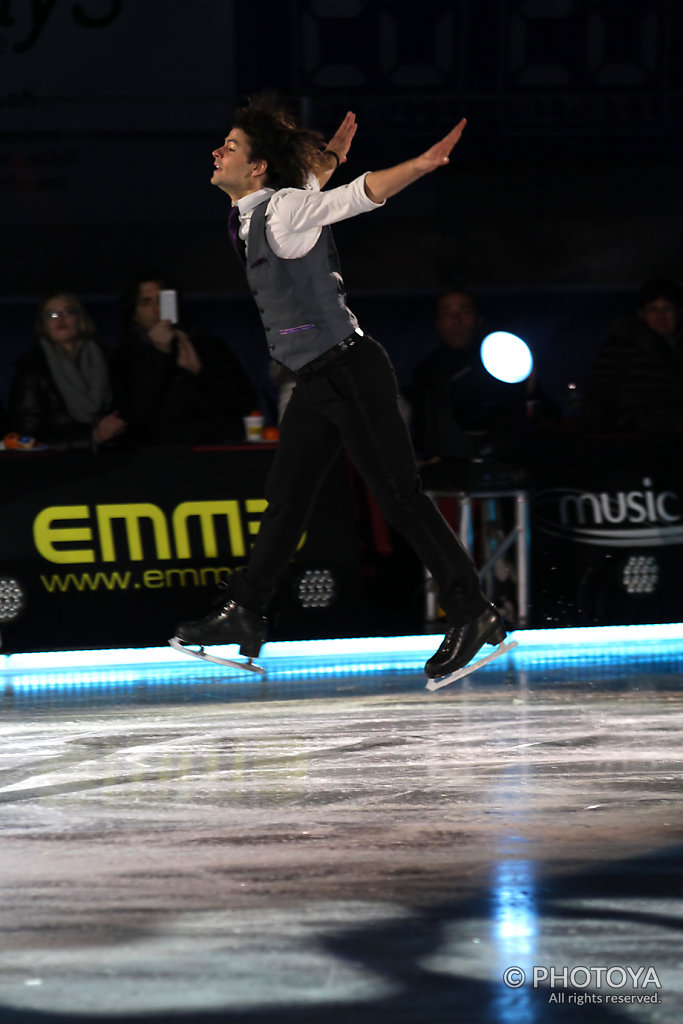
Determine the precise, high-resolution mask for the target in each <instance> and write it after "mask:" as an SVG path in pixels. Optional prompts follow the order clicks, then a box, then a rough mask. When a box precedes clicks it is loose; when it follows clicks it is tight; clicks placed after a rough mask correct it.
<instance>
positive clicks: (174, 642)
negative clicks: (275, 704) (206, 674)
mask: <svg viewBox="0 0 683 1024" xmlns="http://www.w3.org/2000/svg"><path fill="white" fill-rule="evenodd" d="M168 642H169V644H170V645H171V647H172V648H173V650H174V651H182V653H183V654H191V655H192V657H193V658H200V659H201V661H212V662H213V663H214V665H227V667H228V668H238V669H239V670H240V671H241V672H258V674H259V675H261V676H264V675H265V674H266V670H265V669H264V668H262V667H261V666H260V665H255V664H254V662H253V661H252V660H251V658H248V659H247V660H246V661H231V660H230V658H219V657H218V655H217V654H208V653H207V652H206V650H205V649H204V648H203V647H200V648H199V650H198V651H196V650H194V648H193V647H190V646H189V644H185V643H183V641H182V640H179V639H178V637H177V636H173V637H171V639H170V640H169V641H168Z"/></svg>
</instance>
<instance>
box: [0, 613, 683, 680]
mask: <svg viewBox="0 0 683 1024" xmlns="http://www.w3.org/2000/svg"><path fill="white" fill-rule="evenodd" d="M442 638H443V634H439V633H428V634H420V635H417V636H399V637H356V638H351V639H340V640H296V641H282V642H274V643H267V644H265V646H264V647H263V650H262V652H261V657H260V658H259V662H261V663H262V664H264V665H266V666H267V667H268V668H270V669H272V671H273V672H279V671H281V670H285V669H287V670H290V671H291V670H294V669H295V666H296V664H298V665H299V666H300V667H301V668H302V669H305V670H307V671H308V672H311V671H313V672H315V671H325V672H327V671H331V670H343V671H347V672H348V671H387V670H389V669H392V668H396V669H398V668H401V669H408V668H411V667H417V666H420V665H421V664H422V662H423V661H424V659H425V658H428V657H430V656H431V654H433V653H434V651H435V650H436V648H437V647H438V645H439V643H440V642H441V640H442ZM510 639H514V640H517V642H518V643H519V647H518V648H517V649H516V650H515V651H513V652H511V653H510V654H509V655H506V657H507V658H512V659H514V664H516V665H517V664H521V663H524V662H526V661H527V660H530V661H536V660H537V658H538V657H543V658H546V659H550V660H554V659H558V660H565V659H567V660H573V659H574V658H577V657H578V658H582V657H584V658H588V659H590V658H591V657H598V656H604V655H606V654H610V653H612V654H614V655H620V656H621V655H623V653H624V652H623V647H624V645H625V644H628V645H629V646H630V645H647V646H648V647H651V646H652V645H662V649H666V650H667V651H669V652H670V653H675V652H676V651H678V650H680V651H681V653H683V623H669V624H660V625H636V626H587V627H579V628H571V629H570V628H567V629H525V630H517V631H515V632H513V633H511V634H510ZM215 650H216V652H217V653H223V654H224V655H227V656H230V655H232V656H233V657H234V651H235V648H234V647H217V648H215ZM189 661H190V659H185V658H184V657H183V655H179V654H178V653H177V652H175V651H173V650H172V649H171V648H170V647H143V648H118V649H114V650H95V651H47V652H36V653H18V654H3V655H0V676H2V675H5V676H8V675H11V676H16V675H17V674H18V673H21V674H22V675H26V674H27V673H59V672H73V671H74V670H83V669H102V670H107V669H110V670H113V669H117V668H142V667H143V666H144V667H149V668H155V669H175V668H187V667H188V665H187V662H189ZM196 668H197V665H196V662H195V663H194V669H195V670H196Z"/></svg>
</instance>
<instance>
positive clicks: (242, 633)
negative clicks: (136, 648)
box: [168, 597, 268, 675]
mask: <svg viewBox="0 0 683 1024" xmlns="http://www.w3.org/2000/svg"><path fill="white" fill-rule="evenodd" d="M267 625H268V620H267V619H266V618H265V617H264V616H263V615H258V614H257V613H256V612H250V611H249V610H248V609H247V608H244V607H242V605H239V604H237V602H236V601H233V600H231V599H228V600H226V599H225V597H223V599H222V600H221V602H220V603H219V604H218V605H217V606H216V608H214V609H213V610H212V611H211V612H209V614H208V615H205V616H204V618H203V619H197V620H195V621H193V622H181V623H180V624H179V625H178V627H177V628H176V635H175V636H174V637H172V639H171V640H169V641H168V642H169V644H170V645H171V647H173V648H174V650H176V651H182V652H183V653H184V654H191V655H193V656H194V657H195V658H202V659H204V660H205V661H213V662H215V663H216V664H217V665H228V666H230V667H231V668H239V669H244V670H246V671H247V672H260V673H261V674H262V675H265V671H266V670H265V669H264V668H262V667H261V666H260V665H254V663H253V660H252V659H253V658H256V657H258V654H259V651H260V650H261V646H262V644H263V642H264V640H265V637H266V627H267ZM212 644H239V647H240V654H243V655H244V656H245V657H246V659H247V660H246V661H233V660H231V659H229V658H221V657H219V656H218V655H217V654H208V653H207V652H206V651H205V650H204V648H205V647H206V646H207V645H209V646H211V645H212ZM194 647H198V648H199V650H194V649H193V648H194Z"/></svg>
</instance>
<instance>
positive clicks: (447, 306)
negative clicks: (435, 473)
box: [410, 288, 527, 460]
mask: <svg viewBox="0 0 683 1024" xmlns="http://www.w3.org/2000/svg"><path fill="white" fill-rule="evenodd" d="M481 325H482V317H481V315H480V312H479V303H478V301H477V298H476V296H475V295H474V294H472V292H469V291H465V290H464V289H460V288H454V289H452V290H450V291H448V292H446V293H445V294H443V295H441V296H440V298H439V299H438V302H437V310H436V329H437V331H438V333H439V334H440V336H441V341H442V344H441V345H440V346H439V347H438V348H436V349H435V350H434V351H433V352H431V353H430V354H429V355H428V356H427V357H426V359H424V360H423V361H422V362H421V363H419V364H418V366H417V368H416V370H415V372H414V375H413V388H412V392H411V395H410V398H411V401H412V406H413V418H414V424H415V440H416V446H417V448H418V450H419V451H420V452H421V454H422V455H423V456H424V457H425V458H427V459H434V458H442V459H456V460H457V459H471V458H473V457H475V456H480V457H486V458H492V459H507V458H511V457H513V456H514V455H515V454H516V443H517V441H518V439H519V437H520V435H521V434H522V432H523V431H524V429H525V415H526V400H527V394H526V386H525V384H524V383H522V384H504V383H502V382H501V381H498V380H496V379H495V378H493V377H492V376H491V375H490V374H489V373H488V372H487V371H486V370H485V369H484V366H483V364H482V362H481V358H480V355H479V349H480V345H481V341H482V330H481Z"/></svg>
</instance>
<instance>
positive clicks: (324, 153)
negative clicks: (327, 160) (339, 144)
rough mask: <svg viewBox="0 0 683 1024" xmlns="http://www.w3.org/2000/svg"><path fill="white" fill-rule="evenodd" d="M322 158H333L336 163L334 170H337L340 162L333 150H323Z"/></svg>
mask: <svg viewBox="0 0 683 1024" xmlns="http://www.w3.org/2000/svg"><path fill="white" fill-rule="evenodd" d="M323 156H333V157H334V159H335V160H336V161H337V167H336V168H335V169H336V170H339V165H340V164H341V160H340V159H339V157H338V156H337V154H336V153H335V151H334V150H333V149H324V150H323Z"/></svg>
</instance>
